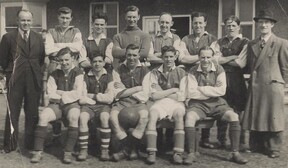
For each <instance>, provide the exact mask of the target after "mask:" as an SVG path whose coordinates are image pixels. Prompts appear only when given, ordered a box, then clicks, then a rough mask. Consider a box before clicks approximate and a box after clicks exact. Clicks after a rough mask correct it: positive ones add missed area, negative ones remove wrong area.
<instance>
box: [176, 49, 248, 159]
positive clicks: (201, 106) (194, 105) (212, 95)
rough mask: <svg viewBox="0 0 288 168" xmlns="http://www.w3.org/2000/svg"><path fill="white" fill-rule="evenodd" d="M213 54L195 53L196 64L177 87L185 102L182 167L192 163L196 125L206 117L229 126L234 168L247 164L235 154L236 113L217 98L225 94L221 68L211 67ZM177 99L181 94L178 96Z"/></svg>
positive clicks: (237, 148)
mask: <svg viewBox="0 0 288 168" xmlns="http://www.w3.org/2000/svg"><path fill="white" fill-rule="evenodd" d="M213 55H214V51H213V50H212V48H210V47H209V46H204V47H202V48H201V49H200V51H199V61H200V64H199V65H198V66H195V67H193V68H191V69H190V71H189V73H188V76H187V77H185V78H184V79H183V80H182V81H181V84H180V93H182V94H183V95H184V96H183V98H184V99H185V97H186V98H187V101H186V102H187V109H186V116H185V136H186V139H185V140H186V143H187V152H188V156H187V158H185V160H184V164H188V165H190V164H193V162H194V161H195V143H196V138H195V136H196V133H197V132H196V129H195V124H196V122H197V121H199V120H201V119H203V118H205V117H206V116H208V117H213V118H215V119H218V120H224V121H227V122H228V123H229V137H230V141H231V150H232V158H231V161H233V162H235V163H238V164H245V163H247V162H248V160H246V159H245V158H243V157H242V156H241V154H240V153H239V139H240V129H241V127H240V124H239V118H238V115H237V113H235V112H234V111H233V109H232V108H230V107H229V105H228V104H227V102H226V101H225V100H224V99H223V98H221V96H223V95H224V94H225V92H226V76H225V71H224V69H223V68H222V67H221V65H218V64H214V63H213V62H212V58H213ZM180 95H181V94H180Z"/></svg>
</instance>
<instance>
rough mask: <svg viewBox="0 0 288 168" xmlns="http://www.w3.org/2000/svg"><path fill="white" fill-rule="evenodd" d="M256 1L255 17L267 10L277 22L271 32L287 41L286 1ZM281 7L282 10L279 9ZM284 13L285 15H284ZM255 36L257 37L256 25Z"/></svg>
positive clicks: (287, 6)
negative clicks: (261, 11)
mask: <svg viewBox="0 0 288 168" xmlns="http://www.w3.org/2000/svg"><path fill="white" fill-rule="evenodd" d="M278 1H279V3H280V4H279V3H278V2H277V1H276V0H265V1H263V0H256V16H257V13H258V12H259V11H260V10H263V9H264V10H269V11H271V12H272V13H273V15H274V18H275V19H276V20H278V22H277V23H276V24H275V26H274V28H273V32H274V33H275V34H276V35H278V36H279V37H282V38H285V39H288V16H287V15H288V1H287V0H278ZM280 5H281V6H282V8H283V9H282V8H281V7H280ZM285 13H286V14H285ZM256 35H259V31H258V30H257V25H256Z"/></svg>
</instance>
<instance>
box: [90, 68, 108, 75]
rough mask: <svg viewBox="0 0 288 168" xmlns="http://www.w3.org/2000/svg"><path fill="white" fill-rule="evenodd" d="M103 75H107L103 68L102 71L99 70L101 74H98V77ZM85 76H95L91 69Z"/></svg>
mask: <svg viewBox="0 0 288 168" xmlns="http://www.w3.org/2000/svg"><path fill="white" fill-rule="evenodd" d="M105 74H107V70H106V69H105V68H103V69H102V70H101V72H100V76H103V75H105ZM87 75H88V76H95V75H94V73H93V70H92V69H91V70H90V71H89V72H88V74H87Z"/></svg>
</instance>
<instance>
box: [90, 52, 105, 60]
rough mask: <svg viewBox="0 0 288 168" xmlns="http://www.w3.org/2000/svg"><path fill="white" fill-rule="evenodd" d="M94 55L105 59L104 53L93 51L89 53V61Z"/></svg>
mask: <svg viewBox="0 0 288 168" xmlns="http://www.w3.org/2000/svg"><path fill="white" fill-rule="evenodd" d="M95 57H102V58H103V60H105V55H103V54H101V53H100V52H99V51H94V52H92V53H91V54H90V55H89V59H90V61H92V60H93V59H94V58H95Z"/></svg>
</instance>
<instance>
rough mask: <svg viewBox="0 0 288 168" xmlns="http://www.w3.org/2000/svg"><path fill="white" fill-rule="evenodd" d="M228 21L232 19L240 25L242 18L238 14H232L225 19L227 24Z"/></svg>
mask: <svg viewBox="0 0 288 168" xmlns="http://www.w3.org/2000/svg"><path fill="white" fill-rule="evenodd" d="M227 21H232V22H233V21H234V22H236V23H237V25H238V26H239V25H240V23H241V21H240V19H239V18H238V17H237V16H235V15H231V16H229V17H227V18H226V19H225V20H224V24H225V25H226V23H227Z"/></svg>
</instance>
